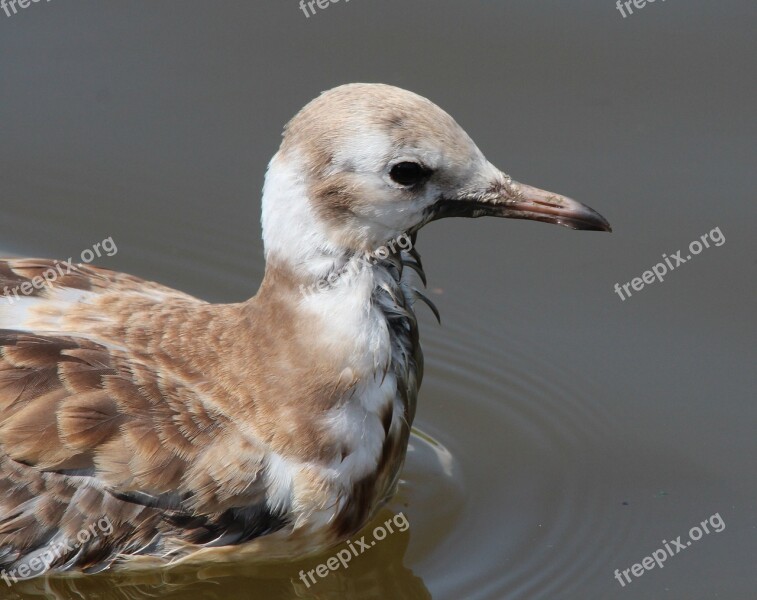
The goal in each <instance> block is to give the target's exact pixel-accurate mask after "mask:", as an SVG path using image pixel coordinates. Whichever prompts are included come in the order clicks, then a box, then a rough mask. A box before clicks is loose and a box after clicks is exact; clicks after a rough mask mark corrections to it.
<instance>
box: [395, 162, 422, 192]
mask: <svg viewBox="0 0 757 600" xmlns="http://www.w3.org/2000/svg"><path fill="white" fill-rule="evenodd" d="M430 174H431V172H430V171H429V170H428V169H425V168H424V167H422V166H421V165H419V164H418V163H414V162H401V163H397V164H396V165H394V166H393V167H392V170H391V171H390V172H389V177H391V178H392V181H394V182H395V183H399V184H400V185H404V186H408V187H410V186H413V185H417V184H419V183H422V182H423V181H425V180H426V179H428V177H429V175H430Z"/></svg>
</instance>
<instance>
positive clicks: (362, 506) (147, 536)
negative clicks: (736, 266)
mask: <svg viewBox="0 0 757 600" xmlns="http://www.w3.org/2000/svg"><path fill="white" fill-rule="evenodd" d="M408 161H410V162H414V161H417V162H418V163H422V164H423V167H424V169H425V171H424V172H427V173H428V178H427V179H426V180H424V181H422V182H421V181H419V182H418V183H417V185H416V184H413V185H400V184H398V183H397V182H395V181H393V179H392V175H391V172H392V168H393V166H396V164H397V163H398V162H408ZM483 214H490V215H493V216H506V217H514V218H530V219H535V220H543V221H550V222H556V223H560V224H565V225H568V226H571V227H574V228H582V229H608V228H609V226H608V225H607V222H606V221H604V219H602V218H601V217H600V216H599V215H597V214H596V213H594V212H593V211H591V210H590V209H588V208H585V207H583V206H582V205H579V204H578V203H576V202H574V201H571V200H569V199H567V198H564V197H562V196H557V195H554V194H548V193H546V192H542V191H540V190H536V189H535V188H530V187H528V186H522V185H521V184H517V183H515V182H513V181H512V180H511V179H510V178H509V177H508V176H506V175H504V174H503V173H501V172H500V171H499V170H497V169H495V168H494V167H493V166H492V165H491V164H490V163H488V161H486V159H485V158H484V157H483V154H481V152H480V151H479V150H478V148H476V146H475V144H473V142H472V141H471V140H470V138H469V137H468V136H467V135H466V134H465V132H464V131H463V130H462V129H461V128H460V127H459V126H458V125H457V124H456V123H455V122H454V121H453V120H452V118H451V117H449V115H447V114H446V113H444V112H443V111H442V110H441V109H439V108H438V107H436V106H435V105H433V104H432V103H431V102H429V101H428V100H425V99H423V98H421V97H419V96H416V95H415V94H411V93H410V92H405V91H403V90H398V89H397V88H392V87H389V86H381V85H369V84H358V85H350V86H342V87H340V88H337V89H336V90H332V91H330V92H327V93H325V94H324V95H322V96H321V97H320V98H318V99H316V100H315V101H313V102H312V103H311V104H309V105H308V106H307V107H306V108H305V109H303V111H302V112H301V113H300V114H299V115H298V116H297V117H295V118H294V119H293V120H292V122H291V123H290V124H289V125H288V126H287V129H286V131H285V136H284V141H283V143H282V146H281V149H280V151H279V152H278V153H277V155H276V156H275V157H274V159H273V160H272V162H271V166H270V168H269V173H268V175H267V178H266V186H265V189H264V196H263V234H264V240H265V249H266V261H267V263H266V274H265V277H264V280H263V283H262V284H261V287H260V290H259V291H258V293H257V294H256V295H255V296H254V297H253V298H251V299H250V300H248V301H247V302H244V303H240V304H229V305H219V304H209V303H206V302H203V301H201V300H198V299H196V298H193V297H191V296H188V295H187V294H184V293H182V292H179V291H176V290H172V289H169V288H166V287H164V286H161V285H159V284H156V283H151V282H146V281H143V280H141V279H138V278H135V277H132V276H129V275H124V274H121V273H115V272H112V271H107V270H104V269H99V268H95V267H91V266H85V265H78V266H76V267H75V268H73V269H72V271H71V272H70V273H68V274H65V275H64V276H61V277H59V278H57V280H56V281H55V282H54V283H53V284H51V285H46V286H43V287H42V289H35V290H34V291H33V293H32V294H30V295H29V296H25V297H21V298H19V299H17V300H15V301H13V302H5V301H4V300H3V301H2V302H0V465H2V476H1V477H0V567H3V568H5V569H16V568H18V567H19V565H21V564H22V563H24V562H28V561H29V560H30V559H31V558H33V557H35V556H40V555H41V554H42V553H44V552H45V551H47V550H49V549H50V548H52V547H54V546H59V545H60V543H61V541H63V540H70V539H74V538H76V536H77V533H78V532H80V531H81V530H83V529H86V528H87V527H91V526H92V524H93V523H95V522H97V521H98V519H102V518H107V519H108V521H109V522H110V523H111V524H112V531H110V532H109V533H108V534H107V535H104V534H103V535H98V536H93V537H92V539H90V540H88V541H87V542H86V543H84V544H80V545H79V546H78V547H76V548H71V549H70V551H66V552H64V553H63V554H62V555H61V556H59V557H57V558H56V559H55V560H54V561H53V562H51V564H48V565H46V569H47V568H49V569H53V570H56V569H57V570H65V569H74V568H75V569H83V570H89V571H96V570H100V569H103V568H107V567H110V566H112V565H124V564H127V565H129V564H130V565H139V564H149V565H154V564H159V563H161V562H166V561H172V562H176V561H192V560H197V561H203V560H225V559H227V558H229V557H230V556H236V555H249V556H257V557H263V558H272V557H280V556H294V555H298V554H302V553H306V552H312V551H314V550H318V549H321V548H324V547H327V546H329V545H332V544H335V543H337V542H339V541H341V540H343V539H345V538H346V537H347V536H349V535H351V534H353V533H355V532H356V531H358V530H359V529H360V528H361V527H362V526H363V525H364V524H365V523H366V522H367V521H368V519H369V518H370V517H371V516H372V515H373V514H374V513H375V511H376V510H378V508H380V507H381V505H382V504H383V502H384V501H385V500H386V499H387V498H388V497H390V496H391V494H392V493H393V491H394V488H395V486H396V482H397V478H398V474H399V471H400V468H401V466H402V463H403V460H404V456H405V452H406V448H407V442H408V437H409V434H410V426H411V424H412V421H413V417H414V413H415V401H416V396H417V392H418V387H419V385H420V381H421V377H422V370H423V368H422V355H421V351H420V345H419V342H418V328H417V323H416V318H415V314H414V312H413V306H414V303H415V302H416V301H417V299H419V298H421V299H422V296H421V295H419V292H417V290H414V289H413V284H412V281H415V280H414V279H413V278H414V277H415V276H414V275H410V271H414V272H416V273H420V275H421V276H422V277H423V278H424V280H425V276H423V271H422V268H421V266H420V259H419V256H418V254H417V252H416V251H415V249H414V248H412V249H410V248H404V249H398V248H394V249H393V250H392V251H391V252H389V253H388V255H386V256H382V257H380V260H377V261H375V264H372V265H371V266H370V267H367V268H363V269H361V270H359V271H358V272H357V273H355V274H354V276H351V277H346V278H344V281H338V283H337V284H335V285H333V286H329V287H328V288H327V289H325V290H324V291H313V290H314V288H313V285H314V284H317V283H318V282H319V281H321V280H323V279H324V278H327V277H328V276H329V275H333V274H334V273H338V272H340V269H342V268H343V267H344V265H345V263H346V262H348V261H349V260H350V259H351V258H353V257H355V256H356V255H360V254H361V253H364V252H369V251H371V250H373V249H375V248H378V247H379V246H381V245H383V244H384V243H385V242H387V240H391V239H393V238H397V237H398V236H400V235H402V234H408V235H409V236H410V237H411V238H412V239H413V241H414V240H415V234H416V232H417V231H418V229H420V228H421V227H422V226H423V225H424V224H425V223H427V222H429V221H431V220H434V219H436V218H440V217H443V216H452V215H455V216H481V215H483ZM51 266H53V263H52V262H51V261H45V260H34V259H7V260H0V289H2V288H3V287H4V286H9V287H11V288H13V287H17V286H19V285H20V284H22V283H24V282H28V281H32V280H33V279H34V278H35V277H37V276H41V275H42V274H43V273H44V271H45V270H46V269H48V268H50V267H51ZM405 266H409V267H411V269H404V267H405ZM303 290H310V291H308V292H303ZM33 574H37V573H33Z"/></svg>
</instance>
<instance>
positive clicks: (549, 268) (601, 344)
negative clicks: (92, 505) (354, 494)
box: [0, 0, 757, 600]
mask: <svg viewBox="0 0 757 600" xmlns="http://www.w3.org/2000/svg"><path fill="white" fill-rule="evenodd" d="M755 17H757V8H755V5H754V3H753V2H750V1H749V0H730V1H729V2H718V3H714V2H708V1H705V0H687V1H686V2H683V1H682V0H670V1H668V2H665V3H663V2H656V3H654V4H648V5H647V6H646V7H645V8H643V9H642V10H635V12H634V14H633V15H631V16H628V17H627V18H625V19H624V18H623V17H622V16H621V15H620V13H619V12H618V11H617V10H616V8H615V5H614V3H613V2H612V0H592V1H589V0H585V1H580V2H579V1H574V2H564V1H558V0H544V1H539V2H534V1H533V0H511V1H509V2H500V3H494V2H476V1H468V2H462V1H457V2H452V1H449V0H445V1H437V2H430V1H415V2H408V1H407V0H405V1H401V0H385V1H383V2H377V1H375V0H374V1H371V0H352V1H351V2H349V3H345V2H340V3H337V4H333V5H329V7H328V8H327V9H325V10H319V11H318V13H317V14H316V15H314V16H311V17H310V18H306V17H305V16H304V14H303V13H302V12H301V11H300V9H299V8H298V6H297V2H296V1H295V0H285V1H283V0H282V1H277V2H257V3H252V2H242V1H236V2H230V1H217V2H199V1H197V0H184V1H182V2H178V1H177V0H164V1H163V2H160V3H157V2H146V1H144V0H142V1H137V2H128V3H127V2H118V3H117V2H113V1H100V2H96V3H95V2H73V1H69V2H63V1H58V0H56V1H53V2H49V3H47V2H40V3H37V4H32V5H31V6H30V7H29V8H26V9H24V10H21V11H20V12H19V13H18V14H17V15H15V16H12V17H10V18H8V17H6V16H5V14H4V13H2V12H0V82H1V83H0V86H1V88H0V89H1V90H2V96H0V131H2V134H1V135H0V164H1V165H2V167H1V168H0V209H1V212H0V248H2V250H3V251H5V252H6V253H14V254H23V255H31V256H49V257H60V258H67V257H69V256H72V255H76V254H78V253H79V252H81V250H83V249H85V248H88V247H91V246H92V244H94V243H95V242H98V241H100V240H102V239H104V238H106V237H108V236H112V237H113V238H114V240H115V241H116V243H117V246H118V253H117V254H116V255H115V256H113V257H111V258H107V257H104V258H102V259H100V260H98V263H97V264H99V265H101V266H105V267H109V268H113V269H117V270H123V271H128V272H131V273H134V274H137V275H141V276H143V277H146V278H150V279H157V280H160V281H161V282H163V283H166V284H169V285H173V286H176V287H179V288H181V289H183V290H185V291H188V292H191V293H194V294H197V295H199V296H201V297H204V298H206V299H209V300H214V301H237V300H240V299H243V298H245V297H248V296H249V295H251V294H252V293H254V291H255V290H256V288H257V285H258V283H259V281H260V279H261V276H262V273H263V268H264V264H263V260H262V246H261V242H260V234H259V225H258V221H259V216H260V204H259V197H260V194H259V190H260V188H261V185H262V182H263V176H264V170H265V165H266V162H267V161H268V159H269V158H270V156H271V155H272V154H273V153H274V152H275V150H276V147H277V145H278V141H279V135H280V131H281V127H282V125H283V124H284V123H285V122H286V121H287V120H288V119H289V118H290V117H291V116H292V115H293V114H294V113H295V112H296V111H297V110H298V109H299V108H300V107H301V106H302V105H303V104H305V103H306V102H307V101H308V100H310V99H311V98H312V97H314V96H315V95H316V94H317V93H318V92H320V91H321V90H324V89H327V88H330V87H332V86H334V85H337V84H340V83H345V82H351V81H381V82H385V83H392V84H395V85H400V86H403V87H406V88H409V89H412V90H414V91H416V92H418V93H420V94H423V95H425V96H427V97H429V98H431V99H432V100H434V101H435V102H437V103H438V104H439V105H441V106H442V107H444V108H445V109H447V110H448V111H449V112H450V113H451V114H452V115H453V116H455V117H456V119H457V120H458V121H459V122H460V123H461V124H462V125H463V126H464V127H465V128H466V129H467V130H468V132H469V133H470V134H471V136H472V137H473V138H474V139H475V140H476V141H477V142H478V144H479V146H480V147H481V148H482V150H483V151H484V152H485V153H486V154H487V156H488V157H489V159H490V160H491V161H492V162H494V163H495V164H497V165H498V166H500V167H502V168H503V169H505V170H507V171H508V172H510V173H511V174H512V175H513V176H514V177H515V178H516V179H519V180H521V181H524V182H528V183H532V184H534V185H538V186H541V187H545V188H547V189H552V190H554V191H559V192H562V193H565V194H568V195H571V196H573V197H575V198H577V199H579V200H581V201H584V202H586V203H587V204H589V205H591V206H593V207H594V208H596V209H597V210H599V211H600V212H601V213H602V214H604V215H605V216H606V217H607V218H608V219H609V220H610V221H611V222H612V224H613V226H614V228H615V232H614V233H613V234H612V235H605V234H595V233H588V232H572V231H568V230H564V229H561V228H557V227H552V226H546V225H543V224H538V223H529V222H520V221H500V220H475V221H473V220H449V221H442V222H438V223H434V224H432V225H431V226H429V227H428V228H427V229H426V230H424V231H423V232H421V235H420V237H419V244H418V248H419V250H420V251H421V253H422V254H423V257H424V263H425V266H426V271H427V274H428V275H429V278H430V286H429V287H430V288H431V292H432V296H433V297H434V300H435V301H436V303H437V304H438V306H439V308H440V310H441V311H442V316H443V322H444V326H443V327H441V328H440V327H439V326H437V325H436V324H435V322H434V321H433V318H432V317H430V316H429V315H428V314H425V313H424V315H423V317H422V321H423V323H422V325H423V330H422V338H423V340H424V342H425V344H424V348H425V352H426V355H427V358H428V368H427V373H426V379H425V383H424V387H423V389H422V392H421V398H420V407H419V411H418V420H417V425H418V427H419V429H420V430H421V431H423V432H425V434H427V435H428V436H430V438H431V439H427V438H424V437H422V436H420V437H416V438H415V439H414V440H413V448H412V451H411V452H410V455H409V460H408V465H407V468H406V471H405V474H404V479H403V485H402V488H401V490H400V494H399V496H398V498H397V499H396V500H395V501H394V502H393V504H392V505H391V506H390V507H389V508H390V510H394V511H395V512H396V511H399V510H403V511H404V512H405V514H406V515H407V516H408V519H409V521H410V523H411V527H410V530H409V532H408V533H407V534H398V535H397V536H390V538H388V540H387V541H386V542H385V543H384V544H381V545H379V546H380V547H378V548H377V549H376V550H375V552H373V553H372V554H370V555H368V554H366V555H365V556H362V557H361V559H360V561H356V562H355V564H353V565H352V566H351V567H350V568H349V569H348V570H344V571H341V572H339V573H334V574H333V575H332V576H330V577H329V578H327V579H326V580H324V581H323V582H321V583H319V584H318V585H317V586H314V587H313V588H310V589H306V588H304V586H303V585H302V584H301V583H300V582H299V581H298V580H297V570H299V568H301V566H300V565H299V564H298V565H297V569H295V568H294V567H293V566H292V565H273V566H268V567H266V568H263V569H261V568H258V567H252V566H235V567H231V566H230V567H229V569H228V570H227V571H223V570H221V571H212V572H210V571H209V572H203V573H197V572H190V573H181V574H172V575H171V576H169V575H167V574H155V575H154V576H151V577H150V576H147V577H142V578H140V579H130V578H129V577H127V576H117V577H113V576H109V575H106V576H104V577H92V578H86V579H61V580H52V581H48V582H35V583H32V584H28V585H24V586H20V585H19V586H15V587H14V588H13V589H11V590H5V591H0V596H5V595H8V594H10V595H11V596H12V597H20V598H31V597H60V598H69V597H84V598H95V597H97V598H104V599H107V600H111V599H113V598H145V597H150V596H159V597H172V598H173V597H176V598H190V599H199V598H216V597H217V598H240V599H241V598H294V597H300V598H379V597H381V598H429V597H432V598H434V599H435V600H443V599H450V600H452V599H455V600H457V599H459V598H481V599H485V598H486V599H489V598H493V599H500V598H528V599H532V598H550V599H551V598H567V599H573V598H575V599H579V598H580V599H586V598H602V599H605V598H625V599H629V600H630V599H636V598H641V599H658V598H668V599H687V600H692V599H705V598H708V599H709V598H724V599H733V598H747V597H752V595H753V594H754V589H755V585H757V572H756V569H755V566H756V564H755V563H756V560H757V516H756V515H757V482H756V480H755V463H754V459H755V451H757V436H755V429H756V426H757V408H756V407H755V368H754V363H755V336H756V334H757V332H756V331H755V317H754V314H755V313H754V302H755V297H756V296H755V291H756V290H755V267H756V266H757V265H756V262H755V233H754V231H755V217H756V216H757V208H756V207H757V204H756V203H755V201H754V177H753V173H754V157H755V152H754V142H755V119H754V105H755V91H756V90H755V76H754V72H755V68H754V56H755V50H757V44H755V37H754V31H753V27H754V26H753V23H754V20H755ZM716 227H719V228H720V231H722V233H723V235H724V237H725V239H726V242H725V244H723V245H722V246H720V247H714V246H713V247H711V248H709V249H706V250H704V251H703V252H702V253H701V254H700V255H698V256H696V257H694V258H692V260H691V261H689V262H687V263H686V264H685V265H681V266H679V267H678V268H677V269H676V270H674V271H673V272H671V273H670V274H669V275H668V277H667V278H666V280H665V282H663V283H654V284H652V285H649V286H647V287H646V288H645V289H643V290H642V291H640V292H636V293H634V295H633V296H632V297H631V298H629V299H627V300H625V301H621V299H620V298H619V297H618V295H616V293H615V292H614V291H613V286H614V284H615V283H616V282H619V283H621V284H622V283H625V282H628V281H630V280H631V279H632V278H634V277H637V276H640V275H641V273H642V272H643V271H645V270H646V269H649V268H651V267H652V266H653V265H654V264H655V263H657V262H658V261H660V260H661V255H662V254H663V253H667V254H668V255H670V254H672V253H674V252H675V251H677V250H679V249H683V250H684V252H683V253H682V254H683V256H686V255H687V254H688V252H686V249H687V246H688V244H689V242H690V241H692V240H695V239H698V238H699V237H700V236H701V235H703V234H705V233H707V232H709V231H711V230H713V229H714V228H716ZM715 513H719V515H720V516H721V517H722V519H723V521H724V523H725V525H726V527H725V529H724V530H723V531H722V532H720V533H715V532H713V533H711V534H709V535H705V536H704V537H703V538H702V539H701V540H699V541H698V542H694V543H692V545H691V546H690V547H687V548H686V550H685V551H683V552H681V553H680V554H678V555H676V556H673V557H672V558H669V559H668V560H667V562H666V563H665V566H664V568H663V569H659V568H655V569H653V570H651V571H648V572H645V573H644V575H643V576H641V577H639V578H635V577H633V581H632V583H630V584H627V585H626V586H625V587H621V585H620V584H619V583H618V581H616V579H614V571H615V569H620V570H623V569H628V568H630V567H631V566H632V565H633V564H634V563H637V562H640V561H641V560H642V559H643V558H644V557H645V556H648V555H650V554H651V553H652V552H653V551H655V550H656V549H657V548H659V547H661V545H662V540H668V541H669V540H671V539H675V538H676V537H677V536H679V535H680V536H682V540H684V542H685V541H686V540H687V539H688V532H689V529H690V528H691V527H692V526H694V525H697V524H699V523H700V522H701V521H703V520H705V519H707V518H708V517H710V516H711V515H713V514H715ZM386 514H389V515H390V514H391V513H386ZM386 514H385V515H384V516H386ZM317 562H319V560H315V561H312V560H311V561H310V562H309V563H308V562H305V563H302V564H304V565H306V566H307V565H310V566H309V567H308V568H312V566H313V565H315V564H317ZM2 587H3V589H5V586H4V585H3V586H2Z"/></svg>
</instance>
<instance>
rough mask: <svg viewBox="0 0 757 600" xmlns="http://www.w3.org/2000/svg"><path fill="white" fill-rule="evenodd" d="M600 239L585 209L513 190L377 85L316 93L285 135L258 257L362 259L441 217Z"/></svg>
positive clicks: (426, 110)
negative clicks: (509, 221)
mask: <svg viewBox="0 0 757 600" xmlns="http://www.w3.org/2000/svg"><path fill="white" fill-rule="evenodd" d="M452 216H456V217H481V216H494V217H508V218H514V219H531V220H534V221H543V222H547V223H555V224H558V225H563V226H565V227H570V228H572V229H585V230H595V231H610V230H611V229H610V224H609V223H608V222H607V220H606V219H605V218H604V217H602V216H601V215H600V214H599V213H597V212H596V211H594V210H593V209H591V208H589V207H587V206H585V205H583V204H581V203H579V202H576V201H575V200H572V199H570V198H567V197H565V196H561V195H559V194H554V193H551V192H547V191H544V190H541V189H538V188H535V187H532V186H529V185H525V184H522V183H518V182H516V181H514V180H513V179H512V178H511V177H510V176H509V175H507V174H505V173H504V172H503V171H501V170H500V169H498V168H497V167H495V166H494V165H493V164H492V163H490V162H489V161H488V160H487V159H486V157H485V156H484V155H483V153H482V152H481V151H480V150H479V149H478V147H477V146H476V144H475V143H474V142H473V140H472V139H471V138H470V137H469V136H468V134H467V133H466V132H465V131H464V130H463V129H462V127H460V126H459V125H458V124H457V123H456V122H455V120H454V119H453V118H452V117H451V116H450V115H448V114H447V113H446V112H445V111H443V110H442V109H441V108H439V107H438V106H436V105H435V104H434V103H432V102H431V101H429V100H427V99H426V98H423V97H421V96H419V95H417V94H414V93H412V92H408V91H405V90H402V89H399V88H396V87H392V86H388V85H381V84H350V85H344V86H340V87H337V88H335V89H332V90H330V91H327V92H324V93H323V94H322V95H321V96H319V97H318V98H316V99H315V100H313V101H312V102H310V103H309V104H308V105H306V106H305V107H304V108H303V109H302V110H301V111H300V112H299V113H298V114H297V115H296V116H295V117H294V118H293V119H292V120H291V121H290V122H289V123H288V124H287V126H286V128H285V130H284V135H283V141H282V144H281V148H280V149H279V152H278V153H277V154H276V156H275V157H274V158H273V160H272V161H271V164H270V167H269V171H268V174H267V177H266V185H265V189H264V194H263V236H264V240H265V245H266V255H267V256H270V255H271V254H277V255H280V256H281V255H287V254H289V255H292V253H294V254H296V255H297V260H303V259H304V258H305V257H306V256H305V255H307V254H308V252H309V251H310V252H328V253H338V252H361V251H370V250H371V249H374V248H376V247H378V246H380V245H382V244H383V243H385V242H386V241H387V240H390V239H393V238H396V237H397V236H399V235H401V234H403V233H409V234H412V233H415V232H416V231H417V230H418V229H420V228H421V227H422V226H423V225H425V224H426V223H429V222H430V221H433V220H436V219H439V218H443V217H452Z"/></svg>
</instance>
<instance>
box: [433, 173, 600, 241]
mask: <svg viewBox="0 0 757 600" xmlns="http://www.w3.org/2000/svg"><path fill="white" fill-rule="evenodd" d="M438 208H439V212H438V214H437V215H436V218H440V217H448V216H458V217H484V216H490V217H504V218H508V219H530V220H531V221H543V222H545V223H554V224H555V225H562V226H563V227H570V228H571V229H582V230H586V231H612V227H611V226H610V223H608V222H607V219H605V218H604V217H603V216H602V215H600V214H599V213H598V212H597V211H595V210H594V209H593V208H589V207H588V206H586V205H585V204H581V203H580V202H576V201H575V200H573V199H571V198H568V197H567V196H561V195H560V194H555V193H553V192H547V191H545V190H540V189H539V188H536V187H532V186H530V185H526V184H524V183H518V182H517V181H513V180H512V179H510V178H509V177H507V176H505V180H504V181H500V182H498V183H497V184H496V185H493V186H492V187H490V188H489V189H488V190H486V191H485V192H481V193H474V194H468V195H466V196H465V197H463V198H460V199H457V200H442V201H441V202H440V203H439V207H438Z"/></svg>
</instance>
